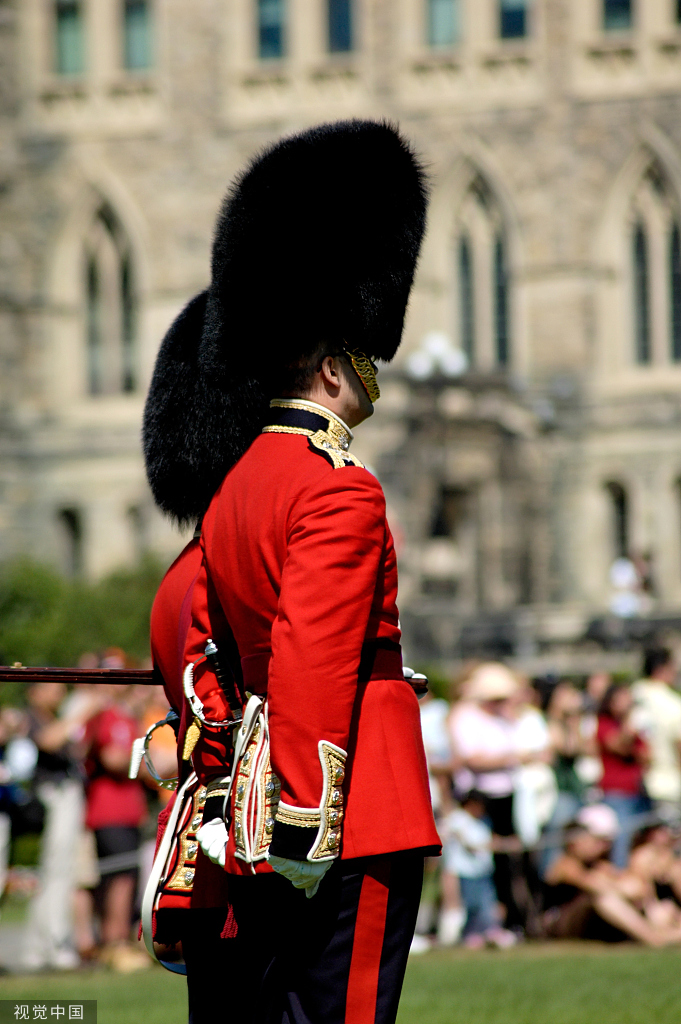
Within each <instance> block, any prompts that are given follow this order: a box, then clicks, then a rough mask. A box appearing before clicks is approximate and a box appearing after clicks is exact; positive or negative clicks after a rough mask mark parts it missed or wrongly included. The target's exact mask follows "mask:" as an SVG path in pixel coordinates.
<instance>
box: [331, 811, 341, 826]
mask: <svg viewBox="0 0 681 1024" xmlns="http://www.w3.org/2000/svg"><path fill="white" fill-rule="evenodd" d="M339 818H340V814H339V813H338V811H337V810H336V809H335V807H332V808H331V810H330V811H329V825H337V824H338V819H339Z"/></svg>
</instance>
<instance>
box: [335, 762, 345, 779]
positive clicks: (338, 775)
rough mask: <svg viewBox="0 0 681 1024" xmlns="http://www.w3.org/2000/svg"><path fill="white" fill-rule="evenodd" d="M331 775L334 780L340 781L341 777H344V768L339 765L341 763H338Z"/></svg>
mask: <svg viewBox="0 0 681 1024" xmlns="http://www.w3.org/2000/svg"><path fill="white" fill-rule="evenodd" d="M333 775H334V779H335V780H336V782H342V781H343V779H344V778H345V768H343V767H341V765H338V767H337V768H336V770H335V771H334V773H333Z"/></svg>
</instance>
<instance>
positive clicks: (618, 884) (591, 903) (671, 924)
mask: <svg viewBox="0 0 681 1024" xmlns="http://www.w3.org/2000/svg"><path fill="white" fill-rule="evenodd" d="M617 828H618V824H617V818H616V815H615V813H614V811H613V810H612V808H610V807H608V806H606V805H605V804H595V805H592V806H590V807H584V808H582V810H581V811H580V812H579V814H578V815H577V817H576V819H575V821H574V822H573V823H572V825H571V826H568V830H567V839H566V843H565V849H564V852H563V853H562V854H561V855H560V856H559V857H558V859H557V860H556V861H554V863H553V864H552V865H551V866H550V867H549V869H548V871H547V873H546V875H545V881H546V883H547V885H546V897H547V906H548V909H547V911H546V913H545V915H544V922H545V927H546V932H547V934H548V935H549V936H550V937H552V938H560V939H599V940H601V941H605V942H619V941H622V940H624V939H637V940H638V941H639V942H643V943H644V944H645V945H647V946H667V945H672V944H676V943H681V915H679V914H678V913H671V912H670V906H669V905H668V901H664V902H662V901H660V900H658V899H656V896H655V892H654V889H653V888H652V886H651V885H650V884H649V883H648V882H646V881H644V880H643V879H642V878H640V877H639V876H637V875H635V874H633V873H632V872H631V871H629V870H620V869H618V868H616V867H615V866H614V865H613V864H612V863H611V862H610V861H609V860H608V856H609V854H610V849H611V846H612V842H613V839H614V838H615V836H616V835H617Z"/></svg>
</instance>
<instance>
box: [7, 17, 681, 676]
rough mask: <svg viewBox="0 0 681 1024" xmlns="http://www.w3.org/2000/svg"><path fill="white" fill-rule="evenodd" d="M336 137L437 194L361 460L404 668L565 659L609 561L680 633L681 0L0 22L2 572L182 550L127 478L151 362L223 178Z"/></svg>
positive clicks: (78, 567)
mask: <svg viewBox="0 0 681 1024" xmlns="http://www.w3.org/2000/svg"><path fill="white" fill-rule="evenodd" d="M351 116H360V117H365V116H367V117H388V118H391V119H393V120H395V121H398V122H399V123H400V125H401V127H402V129H403V131H404V132H405V133H406V134H407V136H408V137H409V138H411V139H412V140H413V143H414V145H415V146H416V148H417V149H418V151H419V152H420V153H422V154H423V157H424V160H425V161H426V163H427V166H428V169H429V171H430V174H431V178H432V203H431V208H430V218H429V229H428V234H427V238H426V242H425V246H424V252H423V257H422V260H421V263H420V268H419V273H418V279H417V282H416V286H415V289H414V293H413V298H412V301H411V305H410V311H409V316H408V322H407V328H406V332H405V341H404V344H403V346H402V350H401V352H400V354H399V355H398V357H397V359H396V360H395V363H394V365H393V366H392V367H391V368H390V369H387V370H385V371H384V372H383V374H382V381H383V388H384V398H383V399H382V401H381V403H380V404H379V406H378V408H377V413H376V416H375V417H374V419H373V420H372V421H371V422H370V423H369V424H367V425H366V426H365V427H363V429H362V430H361V431H360V432H359V435H358V438H357V446H356V450H357V453H358V454H359V455H361V456H363V457H364V458H365V459H366V461H367V462H368V463H369V464H370V465H371V466H372V467H373V468H375V470H376V471H377V472H378V474H379V476H380V477H381V479H382V480H383V482H384V484H385V487H386V493H387V495H388V500H389V505H390V510H391V516H392V519H393V523H394V526H395V532H396V535H397V538H398V543H399V545H400V553H401V561H402V596H401V606H402V609H403V615H404V624H405V629H406V634H407V639H408V641H409V644H410V645H411V648H412V649H413V651H414V655H415V656H417V657H420V658H422V659H425V658H447V659H455V658H457V657H460V656H462V655H464V654H467V653H474V652H476V651H478V650H481V649H491V648H494V649H499V650H503V651H505V652H506V653H511V652H515V653H516V654H517V653H522V652H523V651H525V652H528V651H532V650H537V649H540V648H541V647H542V645H543V646H547V645H548V646H550V645H552V644H553V645H555V644H560V643H562V642H572V641H574V640H575V639H576V638H578V637H580V636H582V635H583V634H584V632H585V630H586V629H587V626H588V623H589V622H590V621H591V620H593V619H595V618H598V617H599V616H602V615H604V614H605V613H606V612H607V609H608V607H609V605H610V603H611V601H612V596H613V584H612V578H611V576H612V574H611V567H612V563H613V562H614V560H615V559H616V558H617V557H618V556H624V555H626V556H629V557H633V558H634V559H635V560H637V562H638V564H639V565H640V566H643V567H644V568H643V570H642V575H643V576H645V577H646V579H647V594H646V596H645V603H644V605H642V609H643V611H645V612H646V613H647V614H649V615H653V616H658V617H661V618H664V619H666V620H669V621H674V620H675V619H676V617H677V616H678V617H681V3H679V2H678V0H191V3H187V2H186V0H0V559H1V558H6V557H8V556H11V555H13V554H15V553H17V552H29V553H30V554H32V555H33V556H35V557H38V558H41V559H47V560H51V561H53V562H55V563H56V564H58V565H60V566H61V567H62V568H63V569H64V570H65V571H69V572H75V573H79V572H82V573H84V574H87V575H89V576H97V575H100V574H102V573H104V572H106V571H108V570H110V569H111V568H113V567H114V566H117V565H119V564H121V563H126V562H128V563H130V562H131V561H133V560H134V559H135V558H136V557H137V556H138V555H139V554H140V553H141V552H143V551H144V550H147V549H151V550H156V551H158V552H160V553H162V555H163V556H164V557H169V556H171V555H172V553H173V552H174V551H177V550H178V549H179V547H180V546H181V544H182V538H181V537H180V536H179V535H178V534H177V533H174V532H173V531H172V530H171V529H170V527H169V526H168V525H167V524H165V523H164V522H163V521H162V519H161V518H160V517H159V516H158V515H157V514H156V512H155V511H154V509H153V505H152V502H151V498H150V495H149V493H148V490H147V487H146V484H145V481H144V473H143V468H142V463H141V458H140V452H139V428H140V416H141V410H142V405H143V399H144V392H145V387H146V384H147V382H148V379H149V374H150V371H151V367H152V365H153V360H154V355H155V351H156V349H157V346H158V343H159V340H160V338H161V336H162V334H163V332H164V330H165V328H166V326H167V325H168V323H169V322H170V320H171V318H172V317H173V315H174V314H175V313H176V311H177V310H178V309H179V308H180V307H181V305H182V304H183V303H184V301H186V299H187V298H188V297H189V296H190V295H192V294H194V293H195V292H196V291H198V290H200V289H201V288H202V287H204V286H205V284H206V282H207V279H208V262H209V248H210V238H211V231H212V225H213V221H214V217H215V213H216V209H217V206H218V203H219V201H220V199H221V197H222V195H223V193H224V190H225V187H226V185H227V183H228V181H229V180H230V178H231V177H232V176H233V175H234V173H235V172H236V171H237V170H238V169H239V168H240V167H241V166H243V164H244V162H245V161H246V160H247V159H248V158H249V157H250V156H251V155H252V154H253V153H254V152H256V151H257V150H258V148H259V147H261V146H262V145H263V144H265V143H267V142H269V141H270V140H272V139H274V138H276V137H277V136H279V135H281V134H283V133H286V132H288V131H293V130H297V129H299V128H301V127H304V126H307V125H310V124H313V123H315V122H319V121H323V120H332V119H336V118H344V117H351ZM263 301H267V286H266V282H263ZM246 341H247V339H246Z"/></svg>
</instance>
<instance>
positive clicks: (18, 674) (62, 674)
mask: <svg viewBox="0 0 681 1024" xmlns="http://www.w3.org/2000/svg"><path fill="white" fill-rule="evenodd" d="M47 682H50V683H116V684H118V685H120V686H126V685H128V684H129V683H138V684H142V685H143V686H157V685H160V684H161V682H162V680H161V677H160V675H157V674H155V673H154V672H153V671H152V670H151V669H147V668H43V667H36V668H31V667H30V666H26V665H0V683H47Z"/></svg>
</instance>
